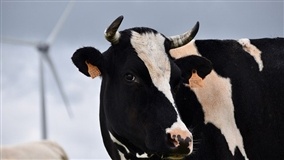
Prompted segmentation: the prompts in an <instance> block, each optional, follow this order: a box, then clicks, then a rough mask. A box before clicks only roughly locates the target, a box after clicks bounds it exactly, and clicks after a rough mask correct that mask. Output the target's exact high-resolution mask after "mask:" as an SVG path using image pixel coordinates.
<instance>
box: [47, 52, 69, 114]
mask: <svg viewBox="0 0 284 160" xmlns="http://www.w3.org/2000/svg"><path fill="white" fill-rule="evenodd" d="M43 55H44V58H45V59H46V61H47V63H48V65H49V67H50V69H51V71H52V74H53V76H54V78H55V81H56V84H57V87H58V89H59V92H60V94H61V97H62V99H63V102H64V104H65V107H66V110H67V113H68V115H69V117H70V118H72V117H73V113H72V110H71V108H70V105H69V102H68V99H67V96H66V95H65V93H64V91H63V87H62V85H61V83H60V80H59V76H58V74H57V71H56V69H55V66H54V64H53V62H52V60H51V58H50V56H49V54H48V52H47V53H43Z"/></svg>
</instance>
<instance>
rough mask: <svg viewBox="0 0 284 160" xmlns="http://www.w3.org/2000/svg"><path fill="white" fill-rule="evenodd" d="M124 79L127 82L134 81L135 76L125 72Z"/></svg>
mask: <svg viewBox="0 0 284 160" xmlns="http://www.w3.org/2000/svg"><path fill="white" fill-rule="evenodd" d="M124 79H125V80H126V81H128V82H134V81H135V79H136V78H135V76H134V75H133V74H131V73H127V74H125V76H124Z"/></svg>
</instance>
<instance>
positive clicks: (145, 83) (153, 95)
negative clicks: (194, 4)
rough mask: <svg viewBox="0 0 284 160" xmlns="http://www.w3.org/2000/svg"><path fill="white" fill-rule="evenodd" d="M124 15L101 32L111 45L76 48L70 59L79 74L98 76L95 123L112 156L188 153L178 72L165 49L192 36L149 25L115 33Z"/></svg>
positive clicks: (190, 144) (189, 142)
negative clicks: (164, 31)
mask: <svg viewBox="0 0 284 160" xmlns="http://www.w3.org/2000/svg"><path fill="white" fill-rule="evenodd" d="M122 20H123V16H120V17H118V18H117V19H115V20H114V21H113V22H112V23H111V24H110V26H109V27H108V28H107V29H106V31H105V38H106V39H107V40H108V41H109V42H110V43H111V46H110V47H109V48H108V49H107V50H106V51H105V52H103V53H101V52H100V51H99V50H97V49H96V48H94V47H82V48H79V49H77V50H76V51H75V52H74V54H73V56H72V61H73V63H74V65H75V66H76V67H77V68H78V69H79V71H80V72H82V73H83V74H84V75H86V76H89V77H92V78H95V77H97V76H99V77H101V90H100V127H101V134H102V137H103V142H104V145H105V148H106V150H107V152H108V154H109V155H110V157H111V158H112V159H115V160H116V159H138V158H142V159H143V158H147V159H182V158H184V157H185V156H188V155H190V154H191V153H192V151H193V136H192V133H191V132H190V130H189V129H188V128H187V127H186V125H185V124H184V123H183V122H182V121H181V118H180V115H179V112H178V110H177V106H176V102H175V99H174V97H175V96H174V94H175V91H176V90H177V89H178V88H179V87H178V86H179V85H180V84H181V80H182V78H181V72H180V69H179V68H178V66H177V65H176V64H175V63H174V61H173V58H171V57H170V54H169V51H170V49H173V48H177V47H181V46H183V45H185V44H187V43H188V42H190V41H191V40H192V39H193V38H194V36H195V35H196V33H197V31H198V28H199V23H198V22H197V23H196V25H195V26H194V27H193V28H192V29H191V30H189V31H187V32H185V33H183V34H181V35H176V36H170V37H166V36H164V35H163V34H161V33H159V32H157V31H156V30H154V29H151V28H147V27H135V28H129V29H125V30H123V31H118V28H119V26H120V24H121V22H122Z"/></svg>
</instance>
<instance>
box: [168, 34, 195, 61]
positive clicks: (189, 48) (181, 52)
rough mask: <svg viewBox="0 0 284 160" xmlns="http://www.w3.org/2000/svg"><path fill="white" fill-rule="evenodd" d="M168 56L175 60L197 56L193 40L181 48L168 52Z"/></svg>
mask: <svg viewBox="0 0 284 160" xmlns="http://www.w3.org/2000/svg"><path fill="white" fill-rule="evenodd" d="M170 54H171V56H172V57H173V58H175V59H180V58H183V57H186V56H189V55H199V56H200V54H199V53H198V50H197V48H196V45H195V40H194V39H193V40H191V41H190V42H189V43H187V44H186V45H184V46H182V47H178V48H175V49H171V50H170Z"/></svg>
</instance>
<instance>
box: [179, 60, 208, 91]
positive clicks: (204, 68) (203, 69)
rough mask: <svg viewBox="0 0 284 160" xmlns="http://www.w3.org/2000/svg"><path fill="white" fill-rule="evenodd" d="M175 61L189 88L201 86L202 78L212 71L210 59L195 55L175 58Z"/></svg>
mask: <svg viewBox="0 0 284 160" xmlns="http://www.w3.org/2000/svg"><path fill="white" fill-rule="evenodd" d="M175 63H176V64H177V65H178V67H179V68H180V69H181V71H182V77H183V78H184V83H186V84H188V85H189V86H190V87H191V88H196V87H202V86H203V79H204V78H205V77H206V76H207V75H208V74H209V73H210V72H211V71H212V63H211V61H209V60H208V59H206V58H204V57H200V56H196V55H191V56H187V57H183V58H180V59H176V60H175Z"/></svg>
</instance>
